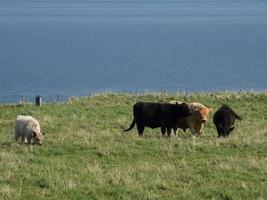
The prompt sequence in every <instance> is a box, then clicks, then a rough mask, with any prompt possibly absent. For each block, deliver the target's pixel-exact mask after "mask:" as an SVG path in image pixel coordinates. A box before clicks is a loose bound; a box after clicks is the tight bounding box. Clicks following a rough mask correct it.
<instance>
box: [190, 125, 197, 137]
mask: <svg viewBox="0 0 267 200" xmlns="http://www.w3.org/2000/svg"><path fill="white" fill-rule="evenodd" d="M189 129H190V131H191V133H192V134H193V135H195V133H196V131H195V129H194V127H193V126H192V125H190V126H189Z"/></svg>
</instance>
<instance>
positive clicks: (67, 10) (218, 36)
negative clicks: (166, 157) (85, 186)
mask: <svg viewBox="0 0 267 200" xmlns="http://www.w3.org/2000/svg"><path fill="white" fill-rule="evenodd" d="M240 89H242V91H266V89H267V1H266V0H264V1H263V0H262V1H261V0H188V1H185V0H136V1H134V0H77V1H70V0H47V1H45V0H0V103H17V102H19V101H21V100H25V101H34V98H35V97H36V96H37V95H41V96H42V98H43V101H46V102H53V101H54V100H55V99H57V100H58V99H60V100H62V101H64V100H67V99H68V98H70V97H72V96H88V95H92V94H97V93H102V92H130V93H144V92H161V91H164V92H171V93H172V92H173V93H176V92H192V93H193V92H217V91H239V90H240Z"/></svg>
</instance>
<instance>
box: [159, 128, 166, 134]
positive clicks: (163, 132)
mask: <svg viewBox="0 0 267 200" xmlns="http://www.w3.org/2000/svg"><path fill="white" fill-rule="evenodd" d="M160 128H161V134H162V136H164V135H165V133H166V127H164V126H161V127H160Z"/></svg>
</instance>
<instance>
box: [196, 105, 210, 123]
mask: <svg viewBox="0 0 267 200" xmlns="http://www.w3.org/2000/svg"><path fill="white" fill-rule="evenodd" d="M194 111H195V113H196V114H197V116H198V117H199V119H200V121H201V122H202V123H206V122H207V120H208V117H209V113H210V112H211V111H212V109H211V108H207V107H200V108H195V109H194Z"/></svg>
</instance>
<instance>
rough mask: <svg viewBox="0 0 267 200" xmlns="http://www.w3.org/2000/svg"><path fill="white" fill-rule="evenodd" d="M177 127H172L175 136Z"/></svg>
mask: <svg viewBox="0 0 267 200" xmlns="http://www.w3.org/2000/svg"><path fill="white" fill-rule="evenodd" d="M177 129H178V128H176V127H175V128H173V133H174V135H175V136H176V133H177Z"/></svg>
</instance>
